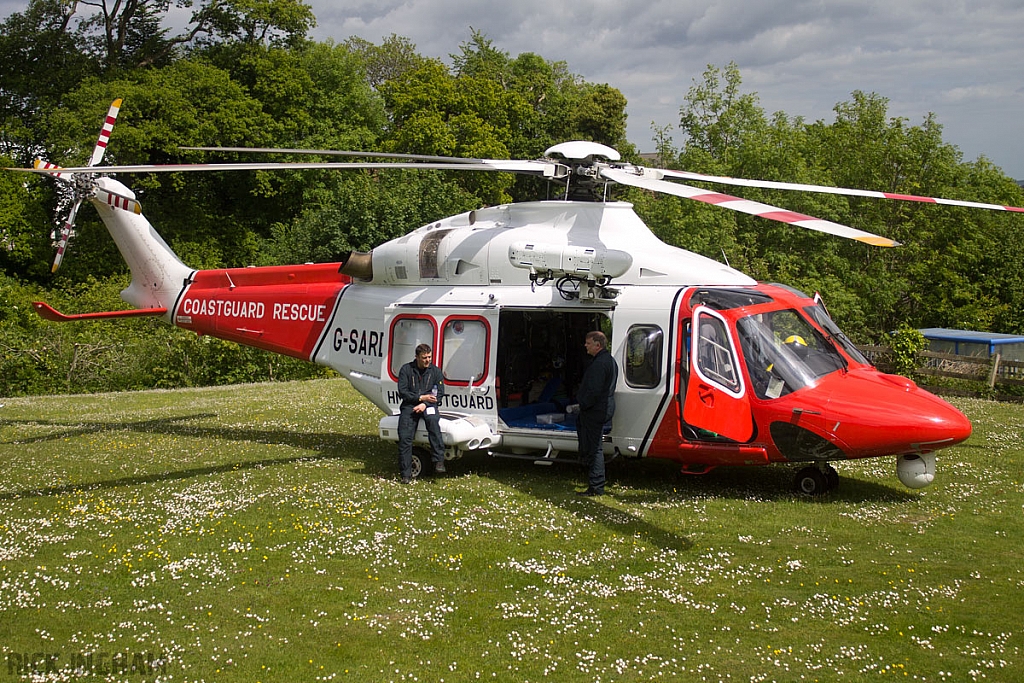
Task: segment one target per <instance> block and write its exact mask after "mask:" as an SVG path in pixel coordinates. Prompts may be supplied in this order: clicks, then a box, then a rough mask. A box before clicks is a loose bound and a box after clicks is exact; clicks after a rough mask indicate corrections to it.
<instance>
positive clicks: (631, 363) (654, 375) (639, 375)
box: [625, 325, 662, 389]
mask: <svg viewBox="0 0 1024 683" xmlns="http://www.w3.org/2000/svg"><path fill="white" fill-rule="evenodd" d="M661 340H662V333H661V328H660V327H658V326H657V325H633V326H632V327H630V328H629V331H628V332H627V333H626V373H625V374H626V384H628V385H629V386H631V387H641V388H645V389H651V388H653V387H656V386H658V384H659V383H660V382H661V343H662V342H661Z"/></svg>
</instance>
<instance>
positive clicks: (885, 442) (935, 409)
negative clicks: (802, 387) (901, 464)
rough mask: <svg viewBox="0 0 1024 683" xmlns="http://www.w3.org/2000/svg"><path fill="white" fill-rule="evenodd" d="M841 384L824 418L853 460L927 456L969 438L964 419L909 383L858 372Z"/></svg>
mask: <svg viewBox="0 0 1024 683" xmlns="http://www.w3.org/2000/svg"><path fill="white" fill-rule="evenodd" d="M845 380H847V381H844V382H842V383H841V384H842V386H837V387H835V390H834V391H833V393H832V396H831V397H830V400H829V403H828V408H827V411H826V415H827V417H828V420H829V422H831V423H832V426H833V433H834V434H835V435H836V436H837V437H838V438H840V439H842V441H844V442H845V443H846V444H847V446H849V447H850V450H851V452H850V453H849V456H850V457H852V458H867V457H873V456H880V455H893V454H904V453H930V452H932V451H936V450H939V449H940V448H948V447H950V446H955V445H956V444H958V443H961V442H963V441H965V440H966V439H967V438H968V437H969V436H970V435H971V422H970V420H968V419H967V416H965V415H964V414H963V413H961V412H960V411H959V410H957V409H956V408H955V407H954V406H952V405H950V404H949V403H947V402H946V401H944V400H942V399H941V398H939V397H938V396H936V395H934V394H932V393H930V392H928V391H925V390H924V389H921V388H920V387H918V386H917V385H916V384H915V383H914V382H913V381H912V380H909V379H907V378H905V377H900V376H898V375H885V374H881V373H878V372H863V373H861V372H857V371H851V372H850V373H848V374H847V376H846V377H845ZM865 398H867V400H866V401H865Z"/></svg>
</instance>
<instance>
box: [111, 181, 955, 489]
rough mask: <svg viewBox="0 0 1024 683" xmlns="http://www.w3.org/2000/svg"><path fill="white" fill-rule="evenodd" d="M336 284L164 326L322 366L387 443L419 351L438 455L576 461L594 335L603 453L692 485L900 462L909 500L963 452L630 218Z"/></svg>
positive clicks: (410, 251)
mask: <svg viewBox="0 0 1024 683" xmlns="http://www.w3.org/2000/svg"><path fill="white" fill-rule="evenodd" d="M106 213H108V214H109V215H110V216H111V218H112V219H113V220H115V221H116V220H120V219H121V216H119V215H116V214H112V213H110V212H106ZM341 270H344V268H343V264H341V263H332V264H307V265H297V266H283V267H274V268H238V269H224V270H209V271H193V272H191V273H190V274H189V275H188V276H187V277H186V278H185V285H184V287H183V288H181V289H180V291H179V292H178V293H177V294H176V296H175V297H174V301H173V302H168V303H169V304H170V305H168V306H167V307H168V309H169V310H168V313H167V316H168V318H169V321H170V322H173V323H174V324H176V325H178V326H180V327H183V328H186V329H190V330H193V331H195V332H197V333H199V334H210V335H214V336H217V337H221V338H224V339H229V340H232V341H236V342H239V343H243V344H247V345H251V346H256V347H259V348H264V349H267V350H269V351H273V352H277V353H283V354H286V355H290V356H294V357H298V358H304V359H307V360H310V361H312V362H315V363H319V364H321V365H324V366H327V367H330V368H333V369H334V370H336V371H337V372H338V373H340V374H341V375H342V376H344V377H345V378H346V379H348V380H349V381H350V382H351V383H352V385H353V386H354V387H355V388H356V389H357V390H358V391H359V392H360V393H362V394H363V395H364V396H366V398H367V399H369V400H370V401H371V402H372V403H373V404H374V405H376V406H377V407H378V408H379V409H380V410H381V411H382V413H383V414H384V417H383V418H382V419H381V422H380V425H379V433H380V435H381V437H382V438H385V439H391V440H395V439H397V412H398V406H399V402H400V400H399V398H398V392H397V377H398V371H399V368H400V367H401V365H402V364H404V363H406V362H408V361H409V360H411V359H412V357H413V355H414V349H415V347H416V346H417V345H418V344H420V343H427V344H430V345H431V346H432V347H433V348H434V350H435V351H434V362H435V363H436V364H437V365H438V366H439V367H441V368H442V370H443V371H444V374H445V377H446V385H447V388H446V392H445V399H444V404H442V406H441V412H442V417H443V420H442V430H443V432H444V437H445V442H446V446H447V447H448V457H458V456H461V455H462V454H464V453H467V452H472V451H486V452H489V453H490V454H492V455H506V456H510V457H519V458H526V459H533V460H535V461H538V462H553V461H557V460H558V459H559V458H560V456H561V457H563V458H564V456H565V454H572V453H575V451H576V449H577V446H576V432H575V422H574V416H573V415H572V414H571V413H568V412H567V411H566V408H567V407H568V406H569V405H571V404H572V403H573V402H574V392H575V388H576V384H577V383H578V382H579V380H580V377H581V376H582V372H583V369H584V363H585V360H586V354H585V352H584V349H583V341H584V337H585V335H586V333H587V332H588V331H590V330H593V329H601V330H603V331H605V333H606V334H607V335H608V338H609V341H610V351H611V352H612V354H613V356H614V358H615V359H616V361H617V363H618V365H619V368H620V372H619V379H618V384H617V386H616V390H615V402H616V413H615V416H614V418H613V420H612V422H611V423H610V424H609V425H608V426H607V427H606V435H605V441H606V445H605V451H606V453H614V454H618V455H622V456H625V457H644V456H647V457H657V458H666V459H670V460H674V461H677V462H679V463H680V464H681V465H682V467H683V470H684V471H685V472H692V473H702V472H707V471H709V470H710V469H712V468H714V467H718V466H741V465H767V464H770V463H776V462H803V463H807V464H808V465H809V466H810V467H811V469H810V470H809V471H810V473H811V474H814V470H813V468H819V469H821V471H823V472H827V469H826V465H825V464H826V463H828V462H833V461H841V460H846V459H855V458H864V457H877V456H885V455H896V456H899V457H900V459H899V468H900V478H901V480H903V481H904V483H906V484H908V485H911V486H917V485H925V484H927V483H928V482H930V481H931V477H932V476H933V473H934V460H933V459H932V456H931V454H933V453H934V452H935V451H936V450H938V449H940V448H944V447H948V446H952V445H955V444H956V443H960V442H961V441H963V440H964V439H966V438H967V437H968V436H969V435H970V431H971V426H970V423H969V421H968V420H967V419H966V418H965V417H964V416H963V415H962V414H961V413H960V412H959V411H958V410H957V409H956V408H954V407H953V406H951V405H949V404H948V403H946V402H945V401H943V400H942V399H940V398H938V397H935V396H934V395H932V394H930V393H928V392H926V391H924V390H922V389H920V388H918V387H917V386H916V385H914V383H913V382H911V381H910V380H908V379H905V378H902V377H897V376H893V375H886V374H883V373H880V372H879V371H877V370H876V369H875V368H874V367H872V366H871V364H870V363H869V362H868V361H867V360H866V359H865V358H864V357H863V356H861V355H860V353H859V352H858V351H857V349H856V347H855V346H854V345H853V344H852V343H850V342H849V340H847V339H846V337H845V336H844V335H843V334H842V332H841V331H840V330H839V329H838V328H837V327H836V326H835V324H834V323H833V322H832V321H831V319H830V318H829V317H828V314H827V312H826V311H825V309H824V307H823V306H822V305H821V304H820V302H818V301H816V300H814V299H812V298H809V297H807V296H806V295H804V294H801V293H799V292H797V291H795V290H792V289H790V288H788V287H785V286H780V285H771V284H759V283H756V282H754V281H753V280H751V279H750V278H748V277H747V276H746V275H744V274H742V273H740V272H739V271H736V270H734V269H731V268H729V267H727V266H723V265H722V264H719V263H717V262H714V261H711V260H709V259H706V258H704V257H700V256H698V255H696V254H692V253H691V252H687V251H684V250H681V249H677V248H674V247H671V246H668V245H665V244H664V243H662V242H661V241H660V240H658V239H657V238H656V237H655V236H654V235H653V234H652V233H651V232H650V230H649V229H648V228H647V226H646V225H644V224H643V222H642V221H640V219H639V218H638V217H637V216H636V214H635V213H634V212H633V211H632V207H631V206H630V205H629V204H625V203H593V202H563V201H554V202H535V203H528V204H514V205H509V206H502V207H495V208H491V209H484V210H480V211H475V212H470V213H467V214H461V215H459V216H454V217H451V218H449V219H446V220H444V221H439V222H436V223H431V224H429V225H427V226H423V227H421V228H420V229H418V230H416V231H413V232H411V233H409V234H408V235H405V236H403V237H401V238H398V239H396V240H393V241H391V242H388V243H386V244H385V245H382V246H381V247H377V248H375V249H374V251H373V252H372V256H371V258H370V259H369V265H368V266H367V267H365V268H364V269H363V270H361V271H357V272H356V273H355V274H354V275H347V274H344V273H342V272H340V271H341ZM134 271H135V268H133V272H134ZM137 305H140V304H137ZM150 305H152V304H150ZM793 337H798V338H799V339H800V340H801V341H802V342H803V345H802V347H799V348H796V349H795V350H794V349H793V348H791V347H790V345H788V344H787V343H786V341H787V340H789V339H790V338H793ZM419 439H422V440H423V441H425V435H424V434H420V435H419ZM921 458H924V459H925V461H924V462H923V464H922V463H921V462H920V459H921ZM915 468H916V470H915ZM904 470H907V472H909V474H908V477H906V478H905V477H904ZM918 470H920V472H919V471H918ZM823 476H824V475H823ZM812 483H813V482H812Z"/></svg>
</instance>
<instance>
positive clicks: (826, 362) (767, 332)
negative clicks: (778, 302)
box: [736, 309, 846, 399]
mask: <svg viewBox="0 0 1024 683" xmlns="http://www.w3.org/2000/svg"><path fill="white" fill-rule="evenodd" d="M736 328H737V330H738V331H739V337H740V345H741V346H742V347H743V356H744V358H745V359H746V363H747V370H748V371H749V373H750V381H751V384H752V386H753V389H754V393H755V394H756V395H757V397H758V398H762V399H774V398H779V397H780V396H785V395H786V394H789V393H791V392H794V391H796V390H797V389H801V388H803V387H805V386H811V385H813V384H814V383H815V381H816V380H817V379H818V378H819V377H823V376H825V375H827V374H829V373H831V372H834V371H836V370H840V369H843V368H845V367H846V361H845V359H844V358H843V357H842V356H841V355H840V354H839V352H838V351H837V350H836V349H835V347H834V346H832V344H831V343H829V342H828V340H826V339H825V337H824V336H823V335H822V334H821V333H820V332H818V331H817V330H816V329H815V328H814V327H812V326H811V324H810V323H809V322H807V321H806V320H805V319H804V318H803V317H802V316H801V315H800V314H799V313H797V312H796V311H795V310H790V309H786V310H781V311H770V312H767V313H758V314H756V315H748V316H746V317H745V318H741V319H740V320H739V322H738V323H737V325H736Z"/></svg>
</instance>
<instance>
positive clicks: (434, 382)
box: [398, 344, 445, 484]
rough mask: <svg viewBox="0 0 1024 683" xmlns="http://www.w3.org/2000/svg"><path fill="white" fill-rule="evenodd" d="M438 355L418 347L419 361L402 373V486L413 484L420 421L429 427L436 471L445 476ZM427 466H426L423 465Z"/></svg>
mask: <svg viewBox="0 0 1024 683" xmlns="http://www.w3.org/2000/svg"><path fill="white" fill-rule="evenodd" d="M433 359H434V355H433V352H432V351H431V349H430V345H428V344H420V345H419V346H417V347H416V358H415V360H412V361H409V362H408V363H406V364H405V365H403V366H402V368H401V370H399V371H398V394H399V396H400V397H401V399H402V404H401V407H400V408H399V416H398V466H399V468H400V469H401V472H402V483H404V484H408V483H410V482H411V481H412V441H413V437H414V436H415V435H416V424H417V422H418V421H419V420H423V423H424V424H425V425H426V427H427V437H428V438H429V440H430V457H431V459H432V460H433V461H434V471H435V472H444V471H445V467H444V441H443V440H442V439H441V415H440V413H439V412H438V406H440V404H441V397H442V396H444V375H443V374H441V369H440V368H438V367H437V366H436V365H434V364H433V363H432V362H431V361H433ZM423 465H424V466H426V463H423Z"/></svg>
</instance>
